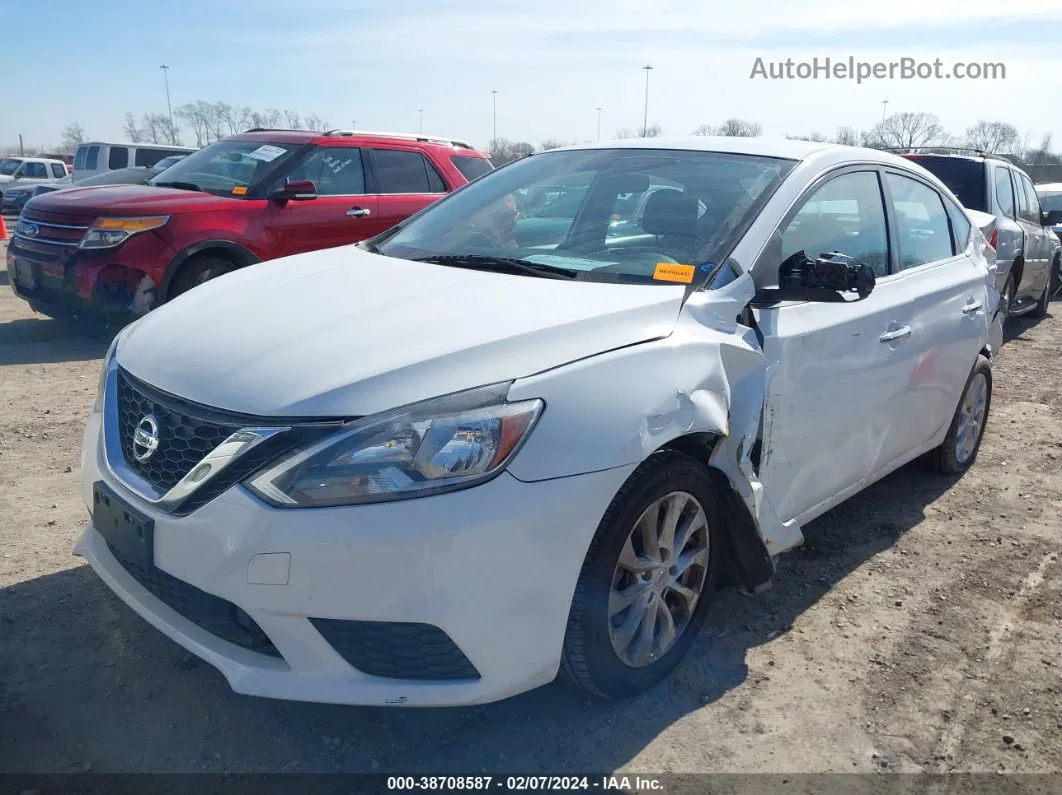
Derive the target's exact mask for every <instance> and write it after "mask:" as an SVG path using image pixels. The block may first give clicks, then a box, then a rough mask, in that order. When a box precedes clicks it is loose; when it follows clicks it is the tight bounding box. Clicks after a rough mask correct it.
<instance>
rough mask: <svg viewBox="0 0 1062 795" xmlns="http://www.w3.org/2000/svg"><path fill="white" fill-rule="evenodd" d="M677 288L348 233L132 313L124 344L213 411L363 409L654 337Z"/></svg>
mask: <svg viewBox="0 0 1062 795" xmlns="http://www.w3.org/2000/svg"><path fill="white" fill-rule="evenodd" d="M683 295H684V288H683V287H682V286H679V285H619V284H599V283H592V282H578V281H567V280H561V279H542V278H534V277H527V276H513V275H507V274H500V273H489V272H481V271H471V270H462V269H459V268H453V267H447V266H442V265H432V264H429V263H417V262H409V261H407V260H400V259H393V258H390V257H383V256H378V255H374V254H369V253H368V252H365V251H363V250H360V249H357V248H355V247H354V246H344V247H341V248H335V249H330V250H324V251H317V252H313V253H310V254H302V255H298V256H293V257H286V258H284V259H278V260H273V261H271V262H266V263H262V264H259V265H254V266H251V267H248V268H244V269H243V270H241V271H237V272H235V273H232V274H229V275H227V276H223V277H221V278H219V279H216V280H214V281H210V282H207V283H206V284H203V285H201V286H199V287H196V288H195V289H194V290H192V291H190V292H189V293H186V294H185V295H182V296H180V297H179V298H177V299H175V300H174V301H172V302H170V303H168V304H166V305H164V306H162V307H160V308H159V309H156V310H155V311H153V312H151V313H150V314H148V315H146V316H145V317H143V318H142V319H140V320H139V321H137V322H136V323H134V324H133V326H131V327H130V328H129V329H128V330H127V333H126V334H125V336H124V337H123V338H122V340H121V343H120V346H119V349H118V355H117V356H118V363H119V365H121V366H122V367H123V368H125V369H126V370H127V371H129V372H130V373H132V374H133V375H134V376H136V377H137V378H139V379H141V380H143V381H145V382H147V383H148V384H151V385H153V386H155V387H156V388H158V389H161V390H164V391H166V392H169V393H171V394H174V395H177V396H180V397H183V398H185V399H188V400H192V401H195V402H197V403H202V404H205V405H208V406H213V407H216V408H221V409H227V410H230V411H236V412H241V413H247V414H256V415H260V416H273V417H278V416H282V417H346V416H360V415H365V414H371V413H374V412H378V411H382V410H385V409H388V408H393V407H396V406H400V405H405V404H407V403H412V402H415V401H418V400H424V399H427V398H430V397H435V396H437V395H443V394H448V393H451V392H456V391H460V390H464V389H471V388H473V387H477V386H482V385H485V384H491V383H497V382H501V381H507V380H509V379H515V378H519V377H521V376H527V375H531V374H534V373H538V372H542V371H544V370H548V369H551V368H554V367H557V366H560V365H563V364H567V363H569V362H572V361H575V360H578V359H582V358H586V357H589V356H593V355H595V354H599V353H603V352H605V351H608V350H612V349H615V348H620V347H623V346H627V345H633V344H636V343H639V342H644V341H647V340H651V339H659V338H661V337H664V336H667V335H668V334H670V333H671V331H672V330H673V328H674V326H675V323H676V320H677V318H678V314H679V311H680V310H681V307H682V299H683ZM601 388H602V391H603V392H605V391H607V389H608V388H609V385H608V384H602V385H601Z"/></svg>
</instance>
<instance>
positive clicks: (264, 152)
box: [247, 144, 288, 163]
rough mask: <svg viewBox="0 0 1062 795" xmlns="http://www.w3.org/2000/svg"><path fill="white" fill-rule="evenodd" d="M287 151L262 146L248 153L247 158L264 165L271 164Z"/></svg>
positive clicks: (266, 145) (265, 145)
mask: <svg viewBox="0 0 1062 795" xmlns="http://www.w3.org/2000/svg"><path fill="white" fill-rule="evenodd" d="M287 151H288V150H287V149H281V148H280V147H279V146H270V145H269V144H262V145H261V146H260V147H258V148H257V149H255V150H254V151H253V152H248V154H247V156H248V157H253V158H254V159H255V160H261V161H263V162H265V163H271V162H273V161H274V160H276V159H277V158H278V157H280V156H281V155H282V154H284V153H285V152H287Z"/></svg>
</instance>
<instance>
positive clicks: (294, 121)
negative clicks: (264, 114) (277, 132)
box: [284, 110, 302, 130]
mask: <svg viewBox="0 0 1062 795" xmlns="http://www.w3.org/2000/svg"><path fill="white" fill-rule="evenodd" d="M284 122H285V123H286V124H287V125H288V127H289V128H291V129H292V130H301V129H302V118H300V116H299V114H298V113H296V112H295V111H293V110H285V111H284Z"/></svg>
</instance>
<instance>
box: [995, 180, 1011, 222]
mask: <svg viewBox="0 0 1062 795" xmlns="http://www.w3.org/2000/svg"><path fill="white" fill-rule="evenodd" d="M993 181H994V183H995V186H996V203H997V204H998V205H999V211H1000V212H1001V213H1003V215H1005V216H1007V218H1013V217H1014V210H1015V208H1014V187H1013V186H1012V185H1011V184H1010V171H1009V169H1006V168H997V169H995V175H994V177H993Z"/></svg>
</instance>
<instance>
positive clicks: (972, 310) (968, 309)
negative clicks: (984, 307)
mask: <svg viewBox="0 0 1062 795" xmlns="http://www.w3.org/2000/svg"><path fill="white" fill-rule="evenodd" d="M980 311H981V302H980V301H971V302H970V303H968V304H967V305H966V306H964V307H963V308H962V313H963V314H964V315H974V314H977V313H978V312H980Z"/></svg>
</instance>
